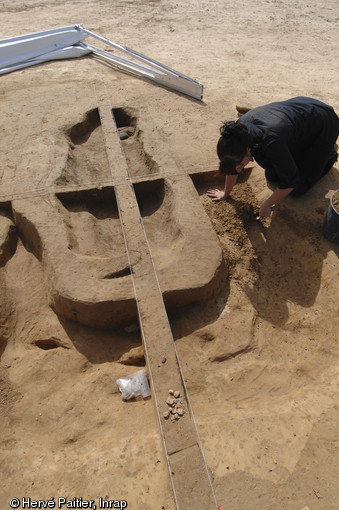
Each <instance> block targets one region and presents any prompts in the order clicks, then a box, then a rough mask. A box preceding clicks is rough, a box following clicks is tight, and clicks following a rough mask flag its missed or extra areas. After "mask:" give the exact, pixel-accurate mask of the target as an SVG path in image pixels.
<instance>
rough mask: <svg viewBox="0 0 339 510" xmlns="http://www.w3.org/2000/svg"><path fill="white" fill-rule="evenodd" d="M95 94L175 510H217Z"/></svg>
mask: <svg viewBox="0 0 339 510" xmlns="http://www.w3.org/2000/svg"><path fill="white" fill-rule="evenodd" d="M96 93H97V97H98V106H99V113H100V118H101V124H102V129H103V134H104V138H105V144H106V149H107V156H108V160H109V164H110V168H111V173H112V182H113V184H114V187H115V193H116V198H117V203H118V207H119V214H120V221H121V225H122V229H123V233H124V237H125V243H126V249H127V253H128V254H132V253H138V254H140V257H137V258H135V257H134V259H137V262H136V263H131V270H132V278H133V284H134V288H135V296H136V301H137V305H138V311H139V322H140V327H141V331H142V337H143V343H144V347H145V353H146V358H147V364H148V370H149V374H150V379H151V385H152V395H153V400H154V404H155V408H156V413H157V415H158V418H159V424H160V428H161V434H162V437H163V440H164V448H165V452H166V456H167V458H168V461H169V470H170V477H171V481H172V486H173V490H174V496H175V500H176V504H177V508H179V509H181V510H193V509H194V510H210V509H211V510H212V509H215V508H217V505H216V501H215V496H214V492H213V488H212V485H211V481H210V478H209V474H208V470H207V466H206V463H205V460H204V457H203V454H202V451H201V448H200V443H199V439H198V435H197V430H196V427H195V423H194V418H193V416H192V414H191V412H190V406H189V404H188V396H187V395H186V390H185V385H184V383H183V380H182V375H181V370H180V366H179V363H178V359H177V354H176V350H175V345H174V341H173V336H172V332H171V328H170V325H169V322H168V318H167V313H166V309H165V306H164V302H163V298H162V293H161V290H160V287H159V283H158V279H157V275H156V271H155V267H154V264H153V260H152V257H151V253H150V250H149V246H148V241H147V237H146V234H145V230H144V227H143V223H142V218H141V216H140V211H139V207H138V203H137V200H136V196H135V193H134V189H133V185H132V182H131V181H130V178H129V175H128V168H127V164H126V161H125V157H124V154H123V150H122V147H121V144H120V139H119V135H118V132H117V127H116V124H115V120H114V117H113V113H112V108H111V105H110V101H109V99H108V97H107V93H106V90H105V88H104V86H103V85H98V86H96ZM170 389H173V390H176V391H179V393H180V400H181V402H180V406H181V407H182V409H183V410H184V415H183V416H180V417H179V418H178V419H177V420H176V421H172V420H171V418H169V419H165V418H164V416H163V415H164V413H165V412H166V411H168V409H169V406H168V404H167V403H166V400H167V399H168V397H169V396H170V395H169V390H170Z"/></svg>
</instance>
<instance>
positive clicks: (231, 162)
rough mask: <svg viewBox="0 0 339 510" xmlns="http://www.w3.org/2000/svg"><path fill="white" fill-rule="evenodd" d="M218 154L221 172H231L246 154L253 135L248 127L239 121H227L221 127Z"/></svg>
mask: <svg viewBox="0 0 339 510" xmlns="http://www.w3.org/2000/svg"><path fill="white" fill-rule="evenodd" d="M220 135H221V136H220V138H219V141H218V145H217V154H218V157H219V159H220V165H219V172H220V173H221V174H230V173H232V172H234V171H235V167H236V166H237V165H238V164H239V163H240V162H241V161H242V160H243V158H244V157H245V155H246V150H247V147H250V146H251V143H252V137H251V135H250V133H249V132H248V129H247V127H246V126H245V125H244V124H242V123H240V122H238V121H233V120H230V121H226V122H224V124H223V125H222V126H221V128H220Z"/></svg>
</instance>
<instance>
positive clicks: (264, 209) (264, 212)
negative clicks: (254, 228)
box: [259, 202, 272, 220]
mask: <svg viewBox="0 0 339 510" xmlns="http://www.w3.org/2000/svg"><path fill="white" fill-rule="evenodd" d="M271 212H272V209H271V207H268V206H267V205H266V204H265V202H264V203H263V204H262V206H261V207H260V211H259V218H260V219H261V220H262V219H264V218H267V217H268V216H270V214H271Z"/></svg>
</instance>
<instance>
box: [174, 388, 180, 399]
mask: <svg viewBox="0 0 339 510" xmlns="http://www.w3.org/2000/svg"><path fill="white" fill-rule="evenodd" d="M173 395H174V396H175V398H179V397H180V391H178V390H177V391H175V392H174V393H173Z"/></svg>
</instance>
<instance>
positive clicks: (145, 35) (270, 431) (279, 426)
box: [0, 0, 339, 510]
mask: <svg viewBox="0 0 339 510" xmlns="http://www.w3.org/2000/svg"><path fill="white" fill-rule="evenodd" d="M0 13H1V21H2V23H1V27H0V37H2V38H5V37H11V36H15V35H20V34H24V33H29V32H34V31H39V30H45V29H49V28H55V27H61V26H66V25H72V24H76V23H82V24H83V25H84V26H85V27H86V28H88V29H90V30H92V31H94V32H96V33H98V34H100V35H103V36H105V37H107V38H110V39H111V40H113V41H115V42H118V43H121V44H125V45H127V46H129V47H131V48H134V49H137V50H139V51H141V52H142V53H144V54H146V55H148V56H150V57H153V58H155V59H157V60H159V61H160V62H163V63H165V64H167V65H169V66H171V67H173V68H174V69H178V70H180V71H182V72H183V73H185V74H186V75H188V76H192V77H193V78H195V79H197V80H198V81H200V82H201V83H203V84H204V87H205V88H204V100H203V102H198V101H195V100H191V99H189V98H187V97H185V96H183V95H181V94H177V93H175V92H172V91H168V90H166V89H164V88H161V87H158V86H156V85H154V84H151V83H149V82H146V81H145V80H141V79H137V78H133V77H131V76H128V75H126V74H123V73H121V72H118V71H116V70H112V69H111V68H109V67H107V66H105V65H103V64H102V63H100V62H98V61H95V60H93V59H91V58H84V59H81V60H76V61H60V62H53V63H48V64H46V65H43V66H37V67H35V68H34V67H33V68H30V69H26V70H22V71H18V72H15V73H12V74H8V75H5V76H2V77H1V78H0V94H1V121H0V122H1V125H0V129H1V139H0V152H1V166H0V179H1V181H0V185H1V188H0V199H1V206H0V213H1V232H0V235H1V238H0V244H1V259H0V261H1V264H0V265H1V267H0V288H1V293H0V302H1V314H0V340H1V344H0V353H1V364H0V381H1V388H0V430H1V438H0V441H1V461H0V466H1V468H0V469H1V471H0V472H1V485H2V489H1V495H0V499H1V508H9V499H10V498H12V497H18V498H22V497H25V498H27V497H31V498H33V499H36V500H38V499H45V500H48V499H50V498H55V499H57V498H58V497H65V498H68V499H69V500H72V498H75V497H76V498H80V497H82V498H83V499H86V500H91V499H93V500H95V502H96V503H97V504H98V502H99V498H100V497H101V498H106V499H108V500H113V499H115V500H126V501H127V502H128V508H131V509H136V508H140V509H152V510H153V509H155V510H160V509H166V510H172V509H174V508H175V502H174V499H173V494H172V489H171V484H170V480H169V475H168V468H167V463H166V459H165V456H164V453H163V446H162V440H161V435H160V432H159V426H158V423H157V419H156V417H155V414H154V411H153V402H152V399H150V400H145V401H143V400H137V401H135V402H131V403H122V401H121V398H120V394H119V390H118V388H117V386H116V384H115V380H116V379H117V378H118V377H121V376H123V375H127V374H128V373H132V372H134V371H135V370H138V369H140V367H142V366H143V365H144V363H145V362H144V359H143V356H142V350H141V339H140V334H139V332H138V331H134V330H133V331H132V332H128V331H126V330H125V329H124V328H123V327H121V328H117V327H116V328H110V329H98V328H94V327H89V326H84V325H82V324H80V323H79V322H74V321H67V320H65V319H64V318H61V317H60V316H58V315H57V314H56V313H54V312H53V310H52V309H51V307H50V306H49V304H48V296H47V290H46V289H47V287H48V279H49V274H48V273H47V272H46V268H45V266H44V264H43V263H42V262H41V257H39V246H38V247H37V244H36V243H34V242H33V240H34V239H36V238H37V237H39V236H36V233H35V232H34V231H29V232H27V231H26V232H25V236H22V235H19V236H18V239H17V237H16V233H17V230H16V229H15V227H14V224H15V223H16V222H17V223H18V222H20V218H21V216H20V214H21V213H20V214H19V213H16V214H14V212H13V211H22V210H24V209H25V204H26V205H27V204H29V203H30V200H36V202H34V203H36V208H35V214H36V215H38V211H39V208H40V207H41V208H42V207H43V205H44V204H45V203H43V202H40V203H39V200H42V201H44V200H45V199H44V198H43V197H40V198H37V197H36V196H35V198H34V199H32V192H33V191H35V192H36V190H37V189H46V188H48V186H52V185H53V184H54V183H55V182H56V181H57V179H59V181H58V182H59V183H63V184H67V183H68V182H76V183H79V184H80V183H81V182H83V180H86V181H87V183H88V182H91V179H93V180H94V181H95V180H96V181H100V180H101V181H102V180H105V176H103V175H104V174H101V173H100V172H101V171H103V172H104V160H105V155H104V154H103V153H104V146H103V145H102V141H101V140H100V137H99V138H98V139H97V138H96V136H97V134H93V137H91V138H90V139H89V141H88V143H87V145H84V147H85V149H84V150H83V152H81V151H80V149H79V151H78V153H77V158H78V159H77V158H74V159H73V160H72V161H73V163H72V161H68V163H67V164H64V160H63V159H62V158H63V157H64V154H65V150H64V139H63V138H62V137H61V136H60V133H65V132H67V130H68V129H69V128H71V127H72V126H74V125H76V124H77V123H79V122H80V121H81V120H82V119H83V116H84V114H85V113H86V112H88V111H90V110H92V109H94V108H96V106H97V104H96V97H95V89H94V87H93V83H94V82H95V80H102V81H103V82H104V83H105V85H106V87H107V90H108V92H109V95H110V98H111V102H112V105H113V107H115V108H134V109H135V110H136V112H137V117H138V119H139V121H140V125H142V130H143V143H144V146H143V147H144V148H143V147H139V146H137V147H134V148H133V146H132V148H130V151H133V150H134V153H132V152H130V155H129V156H128V157H129V162H130V165H135V166H134V172H135V174H138V173H142V168H143V166H147V165H148V170H149V171H152V168H151V167H150V165H149V158H148V159H147V158H146V159H145V154H144V152H145V151H144V149H145V148H146V147H147V144H148V145H149V146H148V148H147V151H146V152H147V154H150V155H151V158H152V161H154V162H155V164H156V163H157V162H158V164H160V163H159V162H160V161H161V164H160V166H161V167H162V169H165V170H167V169H166V168H164V167H166V154H169V153H170V154H171V157H172V158H173V159H174V160H175V161H176V164H177V167H178V168H179V169H180V170H181V171H182V173H183V174H187V175H189V174H192V179H193V182H194V184H195V186H196V190H197V196H198V197H199V199H200V201H201V204H202V205H203V207H204V208H205V211H206V214H207V215H208V217H209V218H210V221H211V228H212V227H213V228H214V230H215V232H216V234H217V236H218V238H219V241H220V245H221V247H222V252H223V255H224V259H225V263H226V265H227V268H228V271H227V274H226V272H225V275H224V278H223V281H222V285H221V290H220V291H219V294H218V295H217V296H216V297H215V298H213V299H209V300H207V301H206V300H205V301H201V302H200V303H196V304H189V305H185V306H183V307H181V309H179V310H176V311H172V312H170V314H169V318H170V324H171V328H172V332H173V336H174V338H175V340H176V348H177V351H178V354H179V359H180V363H181V366H182V370H183V373H184V377H185V381H186V384H187V388H188V391H189V395H190V399H191V404H192V408H193V412H194V416H195V420H196V423H197V428H198V432H199V435H200V439H201V443H202V446H203V451H204V455H205V458H206V463H207V465H208V468H209V471H210V474H211V479H212V482H213V488H214V491H215V495H216V499H217V502H218V504H219V505H223V506H224V508H225V509H226V508H227V509H228V510H259V509H260V510H273V509H274V510H276V509H279V510H280V509H286V510H292V509H293V510H302V509H304V508H305V507H306V508H308V509H309V510H335V509H337V508H338V499H339V488H338V475H339V452H338V441H339V432H338V403H339V402H338V400H339V390H338V368H339V366H338V345H337V340H338V329H339V328H338V298H339V295H338V294H339V293H338V284H337V281H338V248H337V246H336V245H334V244H331V243H330V242H329V241H327V240H326V239H324V238H323V236H322V235H321V232H320V229H321V224H322V220H323V217H324V214H325V212H326V210H327V207H328V203H329V197H330V196H331V194H332V192H333V190H335V189H337V188H339V185H338V182H339V180H338V171H337V168H333V169H332V170H331V172H330V173H329V174H328V175H327V176H326V178H324V179H323V180H322V181H321V182H320V183H319V184H318V185H317V186H316V187H315V188H314V189H312V190H311V191H310V192H309V193H308V194H307V195H306V196H304V197H302V198H300V199H297V200H293V199H286V200H285V201H284V203H282V204H281V205H280V206H279V207H278V208H277V209H276V210H275V211H274V213H273V214H272V216H271V218H270V219H268V220H265V221H264V222H262V223H259V222H256V221H255V215H256V212H257V210H258V205H259V203H260V202H261V201H262V200H263V198H264V197H265V196H266V195H267V193H268V192H269V190H267V186H266V181H265V179H264V176H263V172H262V169H260V168H259V167H257V166H256V165H253V168H252V169H251V170H250V171H249V172H248V175H247V176H245V177H244V178H243V179H242V180H241V182H239V184H237V186H236V188H235V189H234V192H233V193H232V198H231V199H230V200H229V201H228V202H227V203H219V204H215V203H212V202H211V201H210V200H209V199H208V198H207V197H206V194H205V191H206V190H207V189H208V188H209V187H210V186H211V185H213V187H214V186H215V184H216V183H218V184H219V185H220V186H222V182H220V180H218V179H217V177H214V178H213V175H212V172H213V171H214V170H215V169H216V168H217V160H216V154H215V145H216V140H217V137H218V129H219V126H220V124H221V123H222V122H223V121H224V120H225V119H235V118H236V110H235V106H236V105H237V104H240V105H246V106H250V107H251V106H257V105H260V104H264V103H266V102H270V101H273V100H283V99H286V98H289V97H293V96H296V95H306V96H313V97H316V98H317V99H320V100H323V101H325V102H327V103H329V104H331V105H333V106H334V108H335V109H336V111H337V112H338V111H339V94H338V86H337V85H338V71H337V61H338V47H337V34H338V23H339V7H338V3H337V1H336V0H327V1H326V2H325V1H321V2H317V3H309V2H306V1H292V0H284V1H283V0H276V1H274V0H267V1H265V2H257V3H254V2H251V1H250V0H241V1H238V2H230V1H228V0H227V1H223V2H222V1H221V0H217V1H215V2H212V1H211V0H205V1H199V2H198V1H195V0H188V1H187V2H184V3H182V4H180V3H173V2H169V1H166V0H158V1H156V0H154V1H144V0H125V1H124V0H121V1H116V2H115V1H114V2H107V1H105V0H102V1H98V2H89V1H77V2H76V1H70V2H67V3H65V4H62V3H61V2H57V1H53V0H51V1H42V0H39V1H38V0H27V1H23V0H12V1H11V2H7V1H3V2H1V3H0ZM154 131H156V133H157V136H159V137H160V139H161V141H162V143H160V144H158V145H157V146H154V147H152V146H151V143H150V142H149V140H151V139H152V132H154ZM93 133H94V132H93ZM95 133H98V131H95ZM130 145H132V144H130ZM143 151H144V152H143ZM89 159H91V162H92V163H91V164H92V165H94V167H95V168H96V169H97V171H98V175H97V176H93V175H92V174H91V172H90V171H89V170H88V169H89V168H90V167H91V165H90V164H89V163H88V160H89ZM61 160H62V161H61ZM72 164H73V166H72ZM60 168H63V169H64V170H63V172H61V173H60V172H59V173H58V171H59V170H60ZM153 170H154V167H153ZM169 170H170V169H169ZM197 172H198V174H197ZM193 174H194V176H193ZM190 199H191V197H190V196H187V203H188V204H189V201H190ZM11 201H12V204H11ZM188 206H189V205H188ZM188 206H187V207H188ZM31 207H32V203H31ZM80 220H81V221H80ZM37 221H38V220H37ZM81 224H82V225H83V224H84V218H83V217H81V218H80V219H79V224H78V225H81ZM86 225H87V227H86V230H85V235H84V236H83V239H82V244H81V245H79V246H80V247H79V250H80V252H81V253H82V255H83V256H88V255H89V254H91V255H93V254H95V255H100V254H102V253H103V252H104V253H107V254H108V253H109V250H110V246H109V245H108V244H107V243H106V244H105V242H102V241H101V242H102V244H100V245H98V241H97V238H96V237H95V236H94V235H93V228H96V225H95V224H94V227H93V228H92V229H91V224H90V223H87V224H86ZM162 225H165V223H163V224H162ZM92 226H93V224H92ZM45 227H46V225H45V226H44V225H41V228H45ZM47 228H48V225H47ZM74 228H75V227H74ZM77 228H81V227H79V226H78V227H77ZM170 231H171V229H170ZM164 232H165V231H161V232H158V233H154V232H153V233H152V235H153V238H152V239H153V245H154V246H155V248H154V249H155V251H156V250H158V251H156V257H155V259H156V258H157V260H158V261H159V262H158V264H160V265H161V264H165V263H166V260H167V259H166V257H168V258H169V259H171V258H173V257H175V245H174V244H173V243H172V242H167V241H166V236H167V234H166V232H165V233H164ZM103 234H105V231H104V232H103ZM110 235H112V236H113V234H112V233H111V234H110ZM114 235H115V234H114ZM117 235H118V234H117ZM196 257H197V258H198V257H199V253H197V254H196ZM191 269H192V272H193V273H194V271H195V261H194V260H192V261H191ZM66 273H67V272H65V278H66V277H67V274H66ZM173 278H175V274H174V275H173ZM82 285H83V289H84V296H86V292H87V290H88V289H87V282H86V279H85V278H84V280H83V282H82ZM84 299H86V298H84ZM132 323H134V321H132ZM132 329H133V328H132ZM129 331H130V330H129ZM126 359H127V363H129V364H126ZM119 360H120V361H119ZM124 360H125V361H124ZM121 361H124V363H121ZM187 476H189V474H187Z"/></svg>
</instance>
